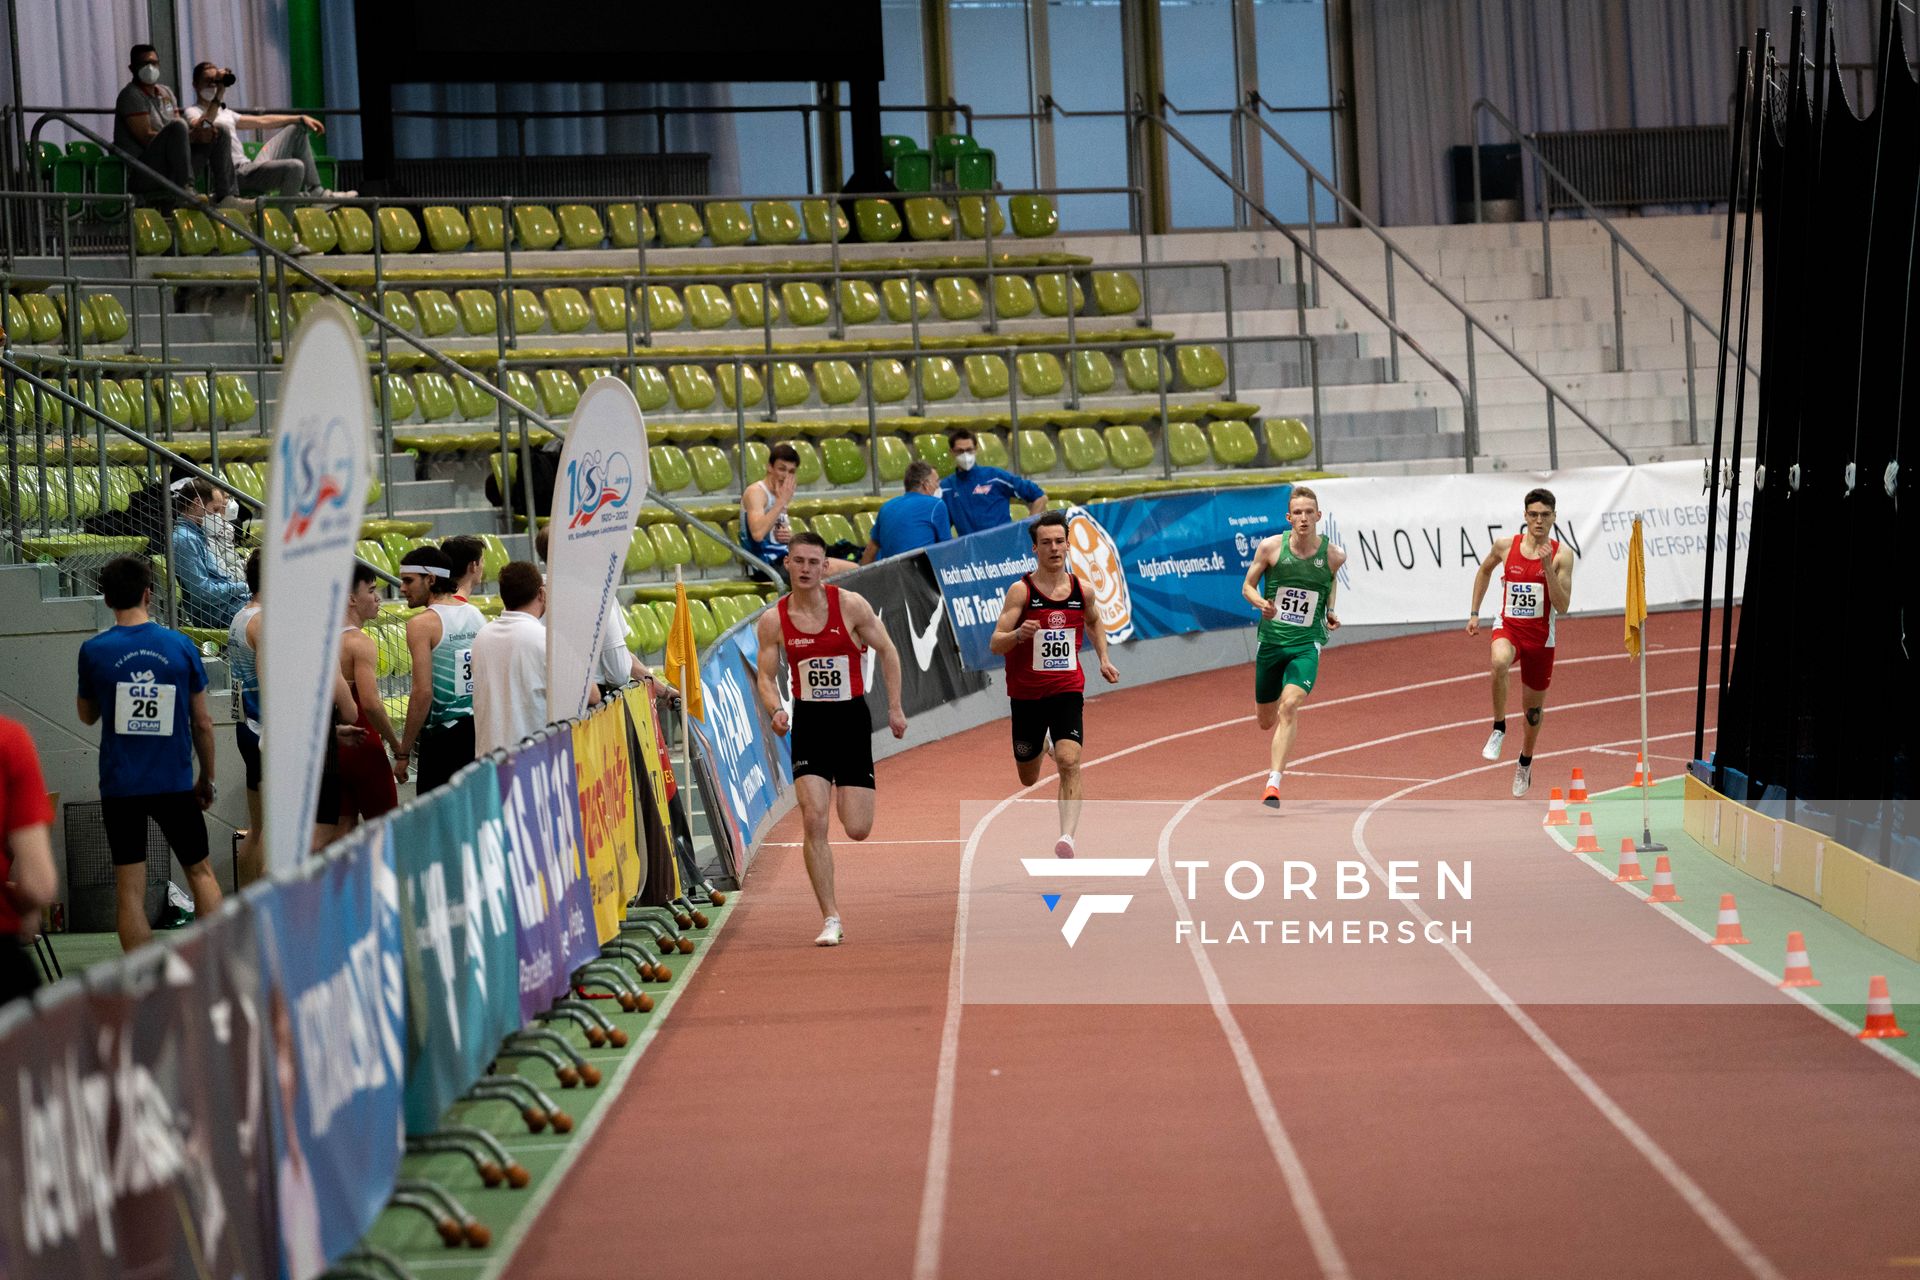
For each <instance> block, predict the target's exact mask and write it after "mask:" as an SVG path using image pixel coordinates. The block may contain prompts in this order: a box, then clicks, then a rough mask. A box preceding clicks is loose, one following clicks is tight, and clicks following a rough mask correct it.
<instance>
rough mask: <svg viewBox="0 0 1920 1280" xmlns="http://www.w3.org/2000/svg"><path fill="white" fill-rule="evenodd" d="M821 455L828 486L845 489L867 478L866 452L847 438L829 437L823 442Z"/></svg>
mask: <svg viewBox="0 0 1920 1280" xmlns="http://www.w3.org/2000/svg"><path fill="white" fill-rule="evenodd" d="M820 455H821V457H820V462H821V467H822V469H823V470H825V472H826V475H827V483H828V484H831V485H834V486H835V487H837V488H842V489H844V488H846V487H848V486H849V485H856V484H859V483H861V482H862V481H864V480H865V479H866V478H867V453H866V450H865V449H863V448H861V447H860V445H859V444H857V443H856V442H854V441H853V440H852V439H850V438H848V437H847V436H828V437H827V438H826V439H824V440H822V441H821V442H820Z"/></svg>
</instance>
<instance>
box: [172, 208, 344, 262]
mask: <svg viewBox="0 0 1920 1280" xmlns="http://www.w3.org/2000/svg"><path fill="white" fill-rule="evenodd" d="M368 243H369V244H371V243H372V242H371V241H369V242H368ZM214 244H215V241H214V235H213V223H211V222H209V221H208V220H207V215H206V214H204V213H202V212H200V211H199V210H198V209H175V210H174V211H173V245H174V248H175V249H177V250H179V252H180V253H181V254H183V255H185V256H187V257H193V258H198V257H201V256H203V255H205V254H209V253H212V252H213V249H214Z"/></svg>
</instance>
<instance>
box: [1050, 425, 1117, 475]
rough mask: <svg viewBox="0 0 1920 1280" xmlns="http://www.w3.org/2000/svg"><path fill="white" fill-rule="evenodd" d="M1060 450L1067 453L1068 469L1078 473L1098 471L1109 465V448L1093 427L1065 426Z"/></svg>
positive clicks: (1061, 434)
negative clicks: (1101, 441)
mask: <svg viewBox="0 0 1920 1280" xmlns="http://www.w3.org/2000/svg"><path fill="white" fill-rule="evenodd" d="M1060 451H1061V452H1062V453H1063V454H1065V455H1066V459H1067V470H1069V471H1071V472H1073V473H1074V474H1076V475H1084V474H1086V473H1087V472H1089V471H1098V470H1100V469H1101V468H1102V467H1105V466H1106V465H1107V449H1106V446H1105V445H1103V444H1101V443H1100V437H1099V436H1098V435H1097V434H1096V433H1095V432H1094V430H1093V428H1091V427H1064V428H1062V429H1061V431H1060Z"/></svg>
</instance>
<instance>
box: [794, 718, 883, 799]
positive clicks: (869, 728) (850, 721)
mask: <svg viewBox="0 0 1920 1280" xmlns="http://www.w3.org/2000/svg"><path fill="white" fill-rule="evenodd" d="M791 736H792V739H793V776H794V777H796V778H799V777H804V776H806V775H808V774H811V775H813V776H814V777H817V778H825V779H826V780H827V781H828V782H831V783H832V784H833V785H834V786H836V787H866V788H868V789H869V790H871V789H872V788H873V716H872V714H871V713H869V712H868V710H867V702H866V699H865V698H855V699H854V700H853V701H851V702H796V703H794V704H793V729H792V733H791Z"/></svg>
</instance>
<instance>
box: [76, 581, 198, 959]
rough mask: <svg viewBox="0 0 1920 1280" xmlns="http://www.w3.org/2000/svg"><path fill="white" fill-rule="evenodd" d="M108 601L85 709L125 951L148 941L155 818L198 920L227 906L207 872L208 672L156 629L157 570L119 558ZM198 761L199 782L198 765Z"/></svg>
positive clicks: (89, 664) (86, 650)
mask: <svg viewBox="0 0 1920 1280" xmlns="http://www.w3.org/2000/svg"><path fill="white" fill-rule="evenodd" d="M100 594H101V595H103V596H105V597H106V601H107V607H108V608H109V609H112V610H113V622H114V625H113V626H111V627H109V628H108V629H107V630H105V631H102V632H101V633H100V634H99V635H97V636H95V637H93V638H92V639H91V640H88V641H87V642H86V643H85V644H82V645H81V646H80V691H79V699H78V702H77V704H76V705H77V709H78V711H79V715H80V723H82V724H98V725H99V726H100V801H101V804H100V808H101V817H102V819H103V821H104V822H105V825H106V829H107V849H108V852H110V853H111V854H112V856H113V871H114V888H115V891H116V893H117V895H118V897H117V903H118V910H117V915H116V923H117V924H118V926H119V930H120V947H121V949H122V950H124V951H131V950H133V949H134V948H135V947H137V946H140V945H141V944H142V943H145V942H146V941H148V940H149V939H150V938H151V937H152V936H153V932H152V929H151V928H150V927H149V925H148V923H147V911H146V897H147V819H149V818H151V819H153V821H154V822H155V823H157V824H158V825H159V827H160V834H161V835H163V836H165V837H166V841H167V847H168V848H170V849H172V850H173V855H174V857H176V858H178V859H179V860H180V866H181V869H182V870H184V871H185V872H186V873H187V887H188V888H189V889H191V890H192V891H193V910H194V914H195V915H196V916H208V915H212V914H213V913H214V912H215V911H216V910H218V909H219V907H220V885H219V882H217V881H216V880H215V879H214V878H213V869H212V867H211V866H209V865H208V863H207V822H206V818H205V817H204V816H203V811H204V810H206V809H208V808H210V807H211V806H212V804H213V716H212V715H211V714H210V713H209V712H208V711H207V669H206V667H204V666H203V665H201V662H200V651H199V650H198V649H196V648H194V646H193V641H191V640H189V639H187V638H186V637H185V636H183V635H181V634H180V633H179V632H178V631H170V630H168V629H167V628H166V627H163V626H161V625H160V624H159V623H157V622H155V621H153V619H152V617H151V616H150V615H149V613H148V609H149V607H150V606H151V604H152V601H153V568H152V566H151V565H149V564H148V563H147V561H146V560H145V559H143V558H141V557H139V556H121V557H120V558H118V559H117V560H113V561H111V562H110V563H108V565H107V566H106V568H104V569H102V570H101V571H100ZM196 755H197V756H199V758H200V777H199V780H198V781H195V780H194V776H193V760H194V757H195V756H196Z"/></svg>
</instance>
